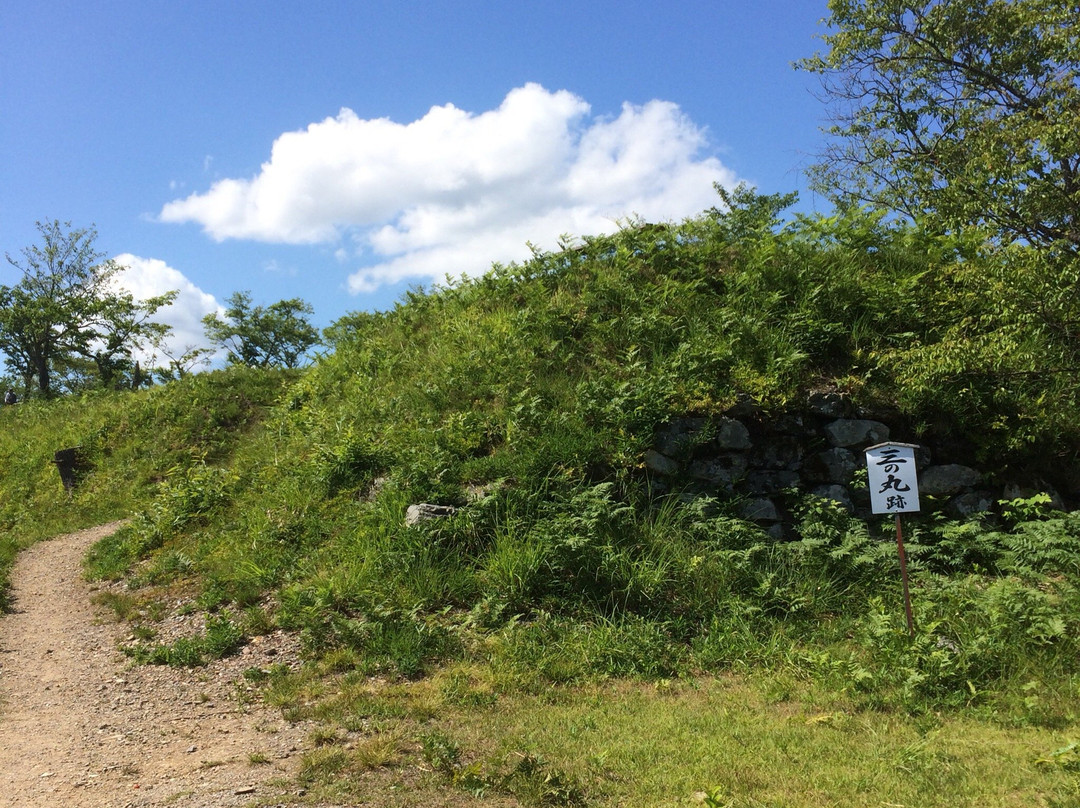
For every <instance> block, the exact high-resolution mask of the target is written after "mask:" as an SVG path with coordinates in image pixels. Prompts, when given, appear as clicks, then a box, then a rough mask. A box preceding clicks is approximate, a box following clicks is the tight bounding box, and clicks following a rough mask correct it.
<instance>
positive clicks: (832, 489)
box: [810, 485, 855, 513]
mask: <svg viewBox="0 0 1080 808" xmlns="http://www.w3.org/2000/svg"><path fill="white" fill-rule="evenodd" d="M810 493H811V494H813V495H814V496H816V497H821V498H822V499H831V500H832V501H833V502H838V503H840V505H842V506H843V507H844V509H845V510H847V511H848V513H853V512H854V511H855V503H854V502H852V500H851V492H850V491H848V490H847V488H845V487H844V486H842V485H819V486H817V487H815V488H813V489H811V491H810Z"/></svg>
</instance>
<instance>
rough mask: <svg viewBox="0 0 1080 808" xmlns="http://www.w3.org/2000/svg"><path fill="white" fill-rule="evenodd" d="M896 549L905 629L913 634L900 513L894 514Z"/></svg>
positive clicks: (913, 622) (913, 626)
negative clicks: (901, 581) (901, 584)
mask: <svg viewBox="0 0 1080 808" xmlns="http://www.w3.org/2000/svg"><path fill="white" fill-rule="evenodd" d="M896 549H897V550H898V551H899V553H900V577H901V579H903V581H904V613H905V614H907V630H908V634H910V635H911V636H912V637H914V636H915V621H914V620H913V619H912V617H911V591H910V590H909V589H908V578H907V555H905V554H904V536H903V534H902V533H901V532H900V514H896Z"/></svg>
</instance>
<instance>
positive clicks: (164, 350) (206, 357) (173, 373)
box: [151, 340, 215, 383]
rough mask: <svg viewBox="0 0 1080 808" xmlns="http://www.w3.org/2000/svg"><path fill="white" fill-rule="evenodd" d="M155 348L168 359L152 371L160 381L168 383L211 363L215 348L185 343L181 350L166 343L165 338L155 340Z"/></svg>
mask: <svg viewBox="0 0 1080 808" xmlns="http://www.w3.org/2000/svg"><path fill="white" fill-rule="evenodd" d="M154 348H155V349H156V350H157V351H159V352H160V353H161V355H162V356H164V357H165V359H166V360H167V362H166V364H165V365H162V366H160V367H155V368H154V369H153V370H152V371H151V372H152V374H153V376H156V377H157V378H158V381H161V382H162V383H167V382H171V381H177V380H179V379H183V378H186V377H187V376H190V375H191V374H192V373H193V372H194V371H195V368H196V367H198V366H200V365H201V366H203V367H206V366H207V365H209V364H210V361H211V356H212V355H213V354H214V353H215V349H213V348H206V347H200V346H197V345H190V344H188V345H185V346H184V347H183V348H180V349H179V350H177V349H175V348H172V347H170V346H168V345H166V344H165V341H164V340H157V341H155V342H154Z"/></svg>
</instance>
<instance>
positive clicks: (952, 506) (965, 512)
mask: <svg viewBox="0 0 1080 808" xmlns="http://www.w3.org/2000/svg"><path fill="white" fill-rule="evenodd" d="M993 504H994V497H993V495H992V494H991V493H990V492H989V491H968V492H967V493H966V494H961V495H960V496H958V497H956V498H955V499H953V500H951V501H950V502H949V504H948V505H946V506H945V513H947V514H948V515H949V516H951V517H953V518H954V519H966V518H967V517H969V516H972V515H974V514H976V513H984V512H986V511H988V510H990V508H991V507H992V506H993Z"/></svg>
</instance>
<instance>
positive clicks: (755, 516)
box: [739, 498, 780, 522]
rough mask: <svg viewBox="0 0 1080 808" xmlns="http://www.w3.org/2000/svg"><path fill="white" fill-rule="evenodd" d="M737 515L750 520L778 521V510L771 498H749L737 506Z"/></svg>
mask: <svg viewBox="0 0 1080 808" xmlns="http://www.w3.org/2000/svg"><path fill="white" fill-rule="evenodd" d="M739 516H740V517H742V518H743V519H746V520H747V521H750V522H779V521H780V511H779V509H778V508H777V507H776V503H775V502H773V501H772V500H771V499H765V498H762V499H751V500H748V501H746V502H744V503H743V504H742V505H741V506H740V507H739Z"/></svg>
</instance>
